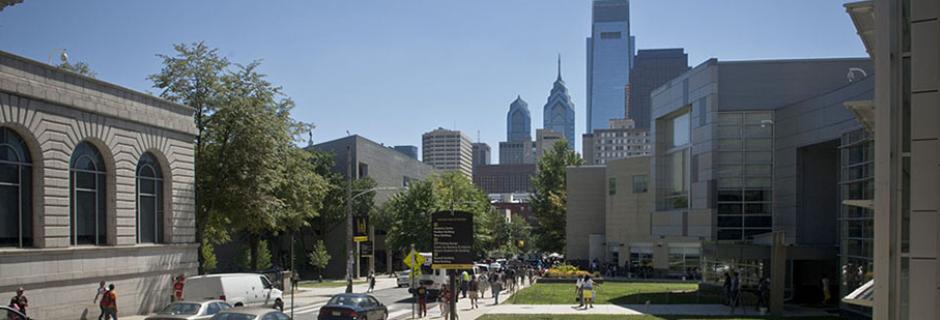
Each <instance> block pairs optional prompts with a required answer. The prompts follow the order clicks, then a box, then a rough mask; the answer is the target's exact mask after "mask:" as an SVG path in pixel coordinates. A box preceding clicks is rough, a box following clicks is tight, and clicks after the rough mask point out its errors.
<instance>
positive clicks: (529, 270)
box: [415, 264, 542, 319]
mask: <svg viewBox="0 0 940 320" xmlns="http://www.w3.org/2000/svg"><path fill="white" fill-rule="evenodd" d="M541 273H542V272H541V271H540V270H538V268H536V267H534V266H527V265H518V264H517V265H506V266H505V267H502V268H500V269H499V270H490V271H484V272H481V273H480V274H477V275H474V274H471V273H470V272H468V271H462V272H460V273H459V274H458V275H457V286H456V287H455V288H451V287H450V286H449V285H446V284H445V285H443V286H442V287H441V292H440V296H439V302H440V303H439V304H438V306H439V307H440V311H441V316H442V318H443V319H447V318H448V316H449V315H450V313H451V312H452V310H451V309H450V305H451V302H454V301H458V300H459V299H470V309H477V308H479V307H480V302H479V301H480V299H485V298H486V293H487V292H489V293H490V297H491V298H492V299H493V305H496V304H499V295H500V294H501V293H502V292H504V291H508V293H510V294H511V293H515V292H516V291H518V290H521V289H522V287H523V286H525V285H526V283H528V284H529V285H531V284H533V283H534V282H535V281H536V278H537V277H539V276H540V275H541ZM415 295H416V296H417V299H418V310H417V311H418V317H419V318H423V317H426V316H427V304H428V302H429V299H430V298H431V297H430V290H429V288H428V287H427V285H426V284H421V285H420V286H419V287H417V288H415Z"/></svg>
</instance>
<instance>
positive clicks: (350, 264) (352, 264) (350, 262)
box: [346, 147, 405, 293]
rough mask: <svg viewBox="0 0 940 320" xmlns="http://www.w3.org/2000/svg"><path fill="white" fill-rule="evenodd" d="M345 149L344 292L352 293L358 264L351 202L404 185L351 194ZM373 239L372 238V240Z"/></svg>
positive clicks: (398, 188) (350, 180) (350, 165)
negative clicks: (353, 277) (354, 270)
mask: <svg viewBox="0 0 940 320" xmlns="http://www.w3.org/2000/svg"><path fill="white" fill-rule="evenodd" d="M346 151H347V158H346V159H347V160H346V161H347V162H348V163H349V169H348V170H349V171H350V172H349V173H350V174H349V181H348V183H347V189H346V195H347V198H346V253H347V257H348V259H346V293H352V292H353V289H352V286H353V280H352V276H353V268H355V269H356V272H355V273H356V274H358V273H359V272H358V271H359V268H358V265H359V255H358V254H353V249H352V248H353V246H355V243H354V242H353V231H352V230H353V212H352V202H353V200H355V199H356V198H358V197H360V196H362V195H364V194H368V193H371V192H375V191H393V190H402V189H405V187H375V188H370V189H368V190H363V191H360V192H359V193H356V194H355V195H353V194H352V172H351V171H352V162H351V160H350V159H351V158H350V157H349V154H348V153H349V147H347V148H346ZM373 241H374V240H373ZM373 245H374V244H373ZM356 252H359V250H358V249H357V250H356ZM372 259H375V257H373V258H372Z"/></svg>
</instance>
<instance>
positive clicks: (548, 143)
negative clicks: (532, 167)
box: [535, 129, 565, 163]
mask: <svg viewBox="0 0 940 320" xmlns="http://www.w3.org/2000/svg"><path fill="white" fill-rule="evenodd" d="M564 139H565V137H564V136H563V135H562V134H561V133H558V132H555V131H552V130H548V129H537V130H535V163H538V161H539V159H541V158H542V155H544V154H545V151H546V150H551V149H552V146H554V145H555V143H556V142H558V141H561V140H564Z"/></svg>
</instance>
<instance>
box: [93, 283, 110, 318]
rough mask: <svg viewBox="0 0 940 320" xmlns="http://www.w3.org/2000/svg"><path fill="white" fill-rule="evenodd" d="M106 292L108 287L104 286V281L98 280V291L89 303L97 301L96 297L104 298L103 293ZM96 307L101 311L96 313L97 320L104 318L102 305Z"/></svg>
mask: <svg viewBox="0 0 940 320" xmlns="http://www.w3.org/2000/svg"><path fill="white" fill-rule="evenodd" d="M107 292H108V288H105V284H104V281H101V282H98V292H97V293H95V299H94V300H92V301H91V303H98V299H104V294H105V293H107ZM98 309H99V310H100V311H101V313H100V314H98V320H101V319H104V307H102V306H101V305H98Z"/></svg>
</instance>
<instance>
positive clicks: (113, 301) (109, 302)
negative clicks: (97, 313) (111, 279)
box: [99, 283, 118, 320]
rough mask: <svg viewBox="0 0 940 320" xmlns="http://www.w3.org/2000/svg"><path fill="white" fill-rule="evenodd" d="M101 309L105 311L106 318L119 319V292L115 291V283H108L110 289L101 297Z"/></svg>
mask: <svg viewBox="0 0 940 320" xmlns="http://www.w3.org/2000/svg"><path fill="white" fill-rule="evenodd" d="M99 305H100V306H101V311H103V312H104V320H108V319H114V320H117V312H118V311H117V293H115V292H114V284H113V283H112V284H110V285H108V291H106V292H105V293H104V296H102V297H101V303H100V304H99Z"/></svg>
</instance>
